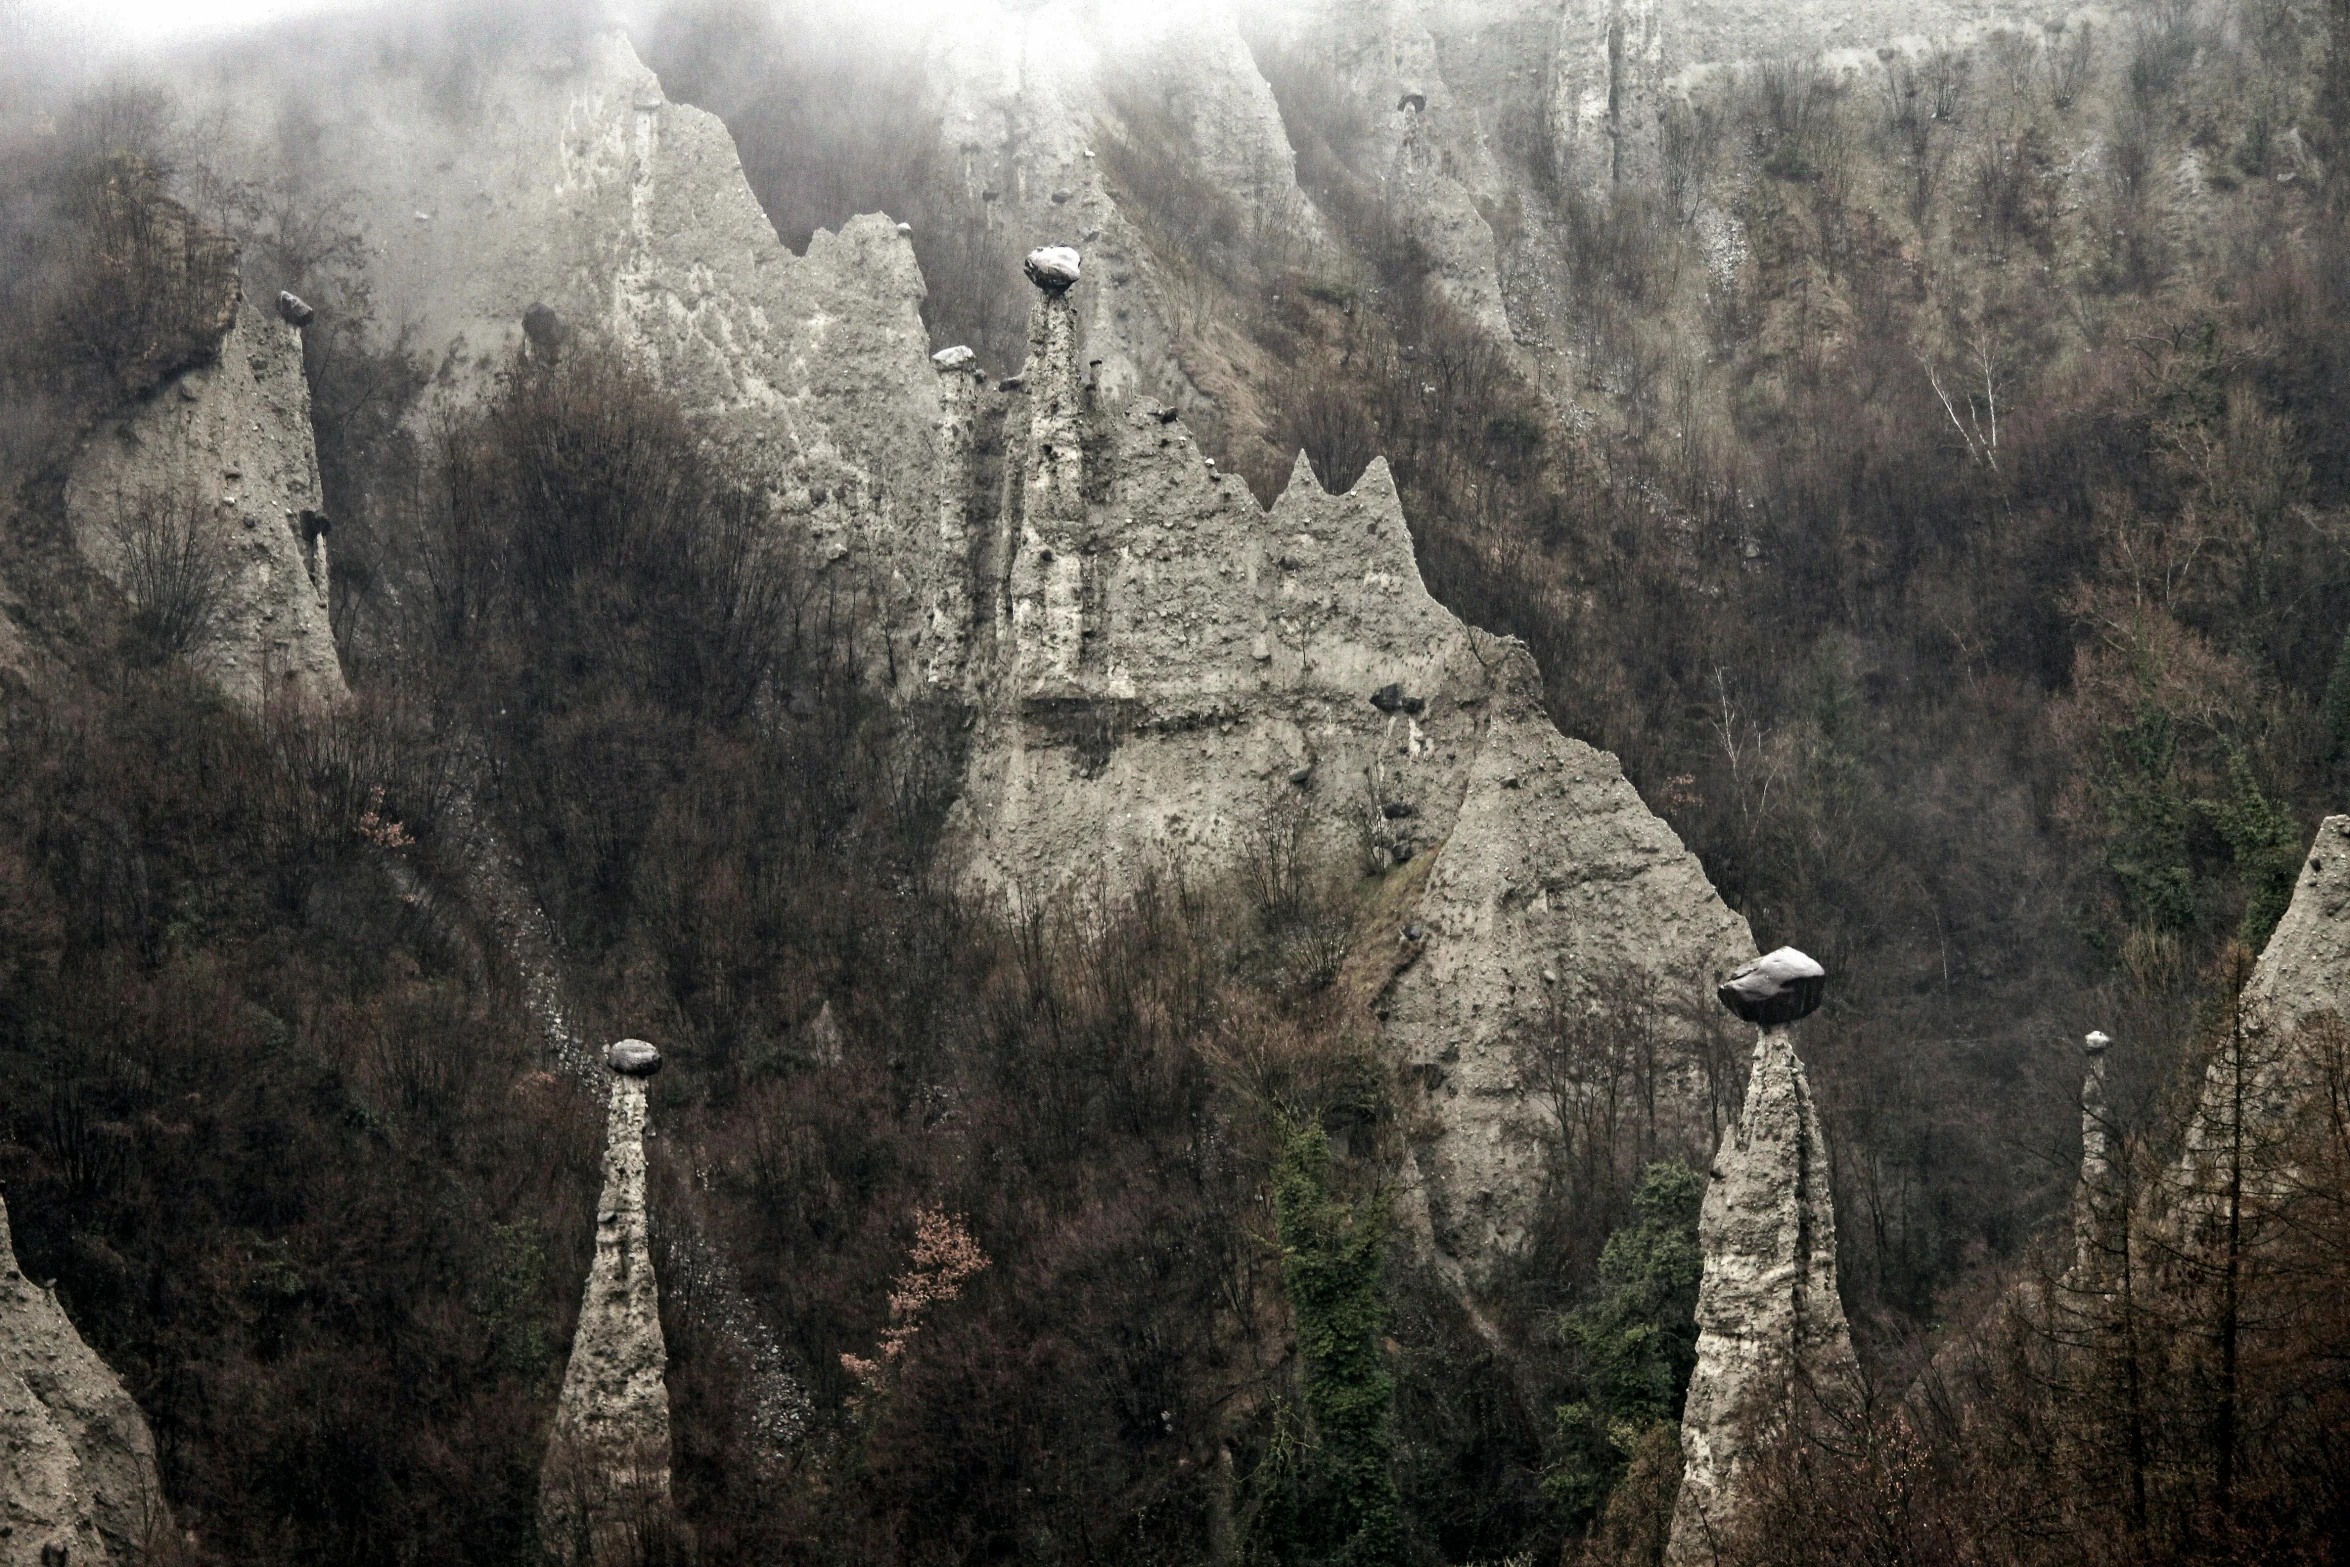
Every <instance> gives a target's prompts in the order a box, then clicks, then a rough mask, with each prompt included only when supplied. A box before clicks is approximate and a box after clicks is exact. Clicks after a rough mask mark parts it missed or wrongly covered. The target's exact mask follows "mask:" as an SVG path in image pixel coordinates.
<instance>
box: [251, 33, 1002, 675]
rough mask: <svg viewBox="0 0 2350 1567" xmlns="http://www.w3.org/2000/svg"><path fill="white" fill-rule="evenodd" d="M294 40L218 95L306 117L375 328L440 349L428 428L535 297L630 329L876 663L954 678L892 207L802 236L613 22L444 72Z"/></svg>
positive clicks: (580, 320) (467, 389)
mask: <svg viewBox="0 0 2350 1567" xmlns="http://www.w3.org/2000/svg"><path fill="white" fill-rule="evenodd" d="M420 59H421V63H420ZM306 64H307V65H308V66H309V69H307V70H306V71H304V72H303V73H302V74H301V75H300V76H299V77H297V78H293V79H287V80H277V79H274V78H272V77H271V76H269V75H268V74H267V73H266V72H265V71H262V70H260V69H253V70H249V71H246V72H244V73H241V74H238V75H234V76H232V77H230V78H227V79H225V80H224V81H223V83H222V84H221V87H220V93H219V101H218V104H217V112H218V113H219V115H220V116H222V117H223V118H224V120H225V121H226V122H227V123H229V124H231V125H235V126H242V127H244V128H245V130H246V131H247V133H248V138H249V139H250V140H252V141H254V142H256V143H261V144H266V141H267V136H266V135H265V134H264V133H265V132H266V130H267V128H268V127H269V126H270V125H271V124H272V123H273V122H274V120H275V119H276V118H277V117H278V116H279V115H280V114H281V113H287V112H293V111H294V110H297V109H298V110H299V112H300V113H301V114H302V115H304V116H309V117H314V118H316V119H317V120H318V122H319V123H318V124H317V126H316V134H315V137H314V139H313V141H312V143H311V144H310V145H309V146H308V147H306V148H305V158H306V160H307V167H306V171H305V172H306V177H307V178H308V179H310V180H312V181H314V182H315V183H316V184H317V185H318V186H319V187H321V188H323V189H327V190H330V191H338V192H341V193H342V195H343V198H344V199H345V200H346V201H347V203H348V207H349V210H350V211H351V213H352V215H353V217H354V218H355V220H356V223H357V226H358V228H359V230H360V231H361V232H362V233H363V234H364V235H365V236H366V239H367V243H368V275H369V281H370V284H371V286H372V289H373V295H374V305H375V308H376V312H377V322H376V325H377V328H378V330H379V333H380V342H379V345H378V346H381V347H390V346H391V345H392V344H393V342H394V341H395V340H398V339H400V338H401V337H402V334H404V335H405V337H404V340H405V342H406V343H407V345H408V347H409V348H410V349H411V350H412V351H414V352H416V353H418V354H419V355H421V356H422V358H423V359H424V361H425V363H426V364H427V365H428V366H429V367H430V368H431V369H432V370H433V371H434V375H435V379H434V390H433V392H432V393H431V395H430V396H429V397H428V398H427V400H426V402H425V403H424V404H423V405H422V406H420V407H419V408H417V409H416V410H415V411H414V415H413V423H414V426H415V428H416V431H417V433H418V434H419V435H420V436H421V437H425V438H426V442H427V447H428V449H429V437H430V433H431V429H432V425H433V421H434V419H435V418H436V417H437V415H438V413H439V411H440V410H442V409H444V408H448V407H451V406H461V405H462V404H463V403H464V402H466V401H467V400H468V399H471V398H473V397H475V396H478V395H479V394H480V392H481V391H482V390H484V389H485V388H486V387H487V386H488V384H489V379H490V377H491V376H493V375H494V374H496V373H497V372H498V371H499V370H500V369H501V368H502V367H504V366H505V365H507V364H509V363H511V362H512V360H513V358H514V357H515V356H516V355H517V354H518V353H521V352H523V351H524V347H525V343H526V336H525V333H524V331H523V327H522V322H523V317H524V314H525V312H527V311H529V310H530V309H531V308H532V307H533V306H534V305H542V306H545V307H547V308H548V309H550V310H552V311H553V312H554V313H555V316H556V318H557V320H558V321H559V323H560V326H561V334H562V337H563V339H564V343H565V346H564V347H563V348H562V349H561V350H559V351H561V352H573V351H578V349H579V348H583V347H590V346H601V347H602V348H604V349H607V350H610V351H614V352H617V353H619V354H621V355H622V356H624V357H625V358H627V359H628V360H630V361H631V362H633V363H634V364H636V365H637V366H639V367H640V368H642V369H643V370H644V371H646V372H647V373H648V374H650V375H651V376H653V377H654V378H656V379H657V380H658V381H659V382H660V383H661V384H662V385H663V386H664V387H665V388H667V389H668V390H669V391H670V392H672V393H673V394H675V395H676V396H677V398H678V399H679V401H680V402H681V404H682V405H683V406H684V408H685V409H686V410H687V412H688V413H690V414H692V415H694V416H696V417H697V418H698V419H700V420H701V421H702V422H703V425H704V427H705V429H707V430H708V431H709V432H710V433H711V434H712V436H713V437H714V438H715V439H718V440H720V441H722V442H726V443H729V444H731V445H733V446H734V447H736V448H737V449H739V451H740V452H741V453H742V454H743V455H744V456H745V457H746V458H748V459H749V460H751V461H754V462H756V463H758V464H760V465H761V466H763V467H764V468H765V469H766V470H767V472H768V474H769V477H770V479H771V486H772V488H771V497H772V503H773V506H774V514H775V519H776V528H777V536H778V538H779V539H781V540H783V541H784V542H786V543H787V544H788V545H789V546H790V547H792V548H794V549H796V550H799V551H801V552H803V553H804V554H805V556H806V557H807V559H808V560H809V562H810V564H811V567H812V569H814V570H815V571H817V572H818V573H819V574H820V575H821V576H822V577H823V580H824V586H825V589H826V591H825V593H824V595H823V598H824V601H825V602H827V603H830V604H833V605H836V606H839V612H840V613H841V614H843V615H844V616H850V615H853V616H854V617H855V618H856V619H857V621H858V622H859V624H861V625H864V626H867V627H869V628H872V632H873V634H872V636H871V637H870V639H869V640H870V642H871V651H870V658H871V661H872V664H873V666H874V670H875V672H876V673H877V674H879V675H880V677H882V678H884V679H888V680H891V681H893V682H894V683H897V684H899V685H901V686H911V685H914V684H918V683H920V682H923V681H925V680H936V681H940V682H948V683H951V682H952V681H954V680H956V679H958V678H959V669H958V667H957V665H958V661H959V658H960V650H959V648H957V647H954V646H952V645H949V646H946V647H945V648H943V649H942V648H941V647H940V646H938V645H937V644H936V643H934V642H933V641H932V627H933V626H934V625H935V624H936V623H938V622H939V621H940V620H941V619H945V620H949V621H951V620H952V619H953V618H954V616H955V609H954V606H953V605H952V604H951V603H949V602H948V601H947V600H945V599H943V598H942V597H941V595H942V594H943V593H946V592H948V591H949V590H950V587H951V584H950V583H949V582H948V581H947V580H945V579H946V578H947V577H949V576H952V575H954V574H956V573H959V571H960V569H961V562H960V560H959V559H944V558H942V554H941V549H940V539H941V535H940V531H939V527H938V518H939V516H940V503H941V497H942V486H943V485H946V484H949V483H951V482H952V476H951V475H949V474H948V473H946V471H945V470H943V469H942V467H941V460H942V457H943V455H944V452H945V442H946V437H945V434H944V432H943V431H942V428H941V426H942V422H943V420H944V419H945V417H946V410H945V408H944V405H943V402H942V394H941V391H940V388H939V386H938V384H937V378H936V377H935V375H934V374H933V372H932V370H931V368H930V364H929V345H928V340H927V338H926V336H925V334H924V330H923V326H922V321H921V314H920V305H921V301H922V298H923V293H924V288H923V282H922V278H921V275H920V273H919V271H918V270H917V268H916V266H915V263H914V253H913V246H912V244H911V243H910V242H909V241H908V239H907V238H906V237H905V236H904V235H902V234H900V233H899V232H898V230H897V226H896V225H895V224H894V223H893V222H891V221H889V220H888V219H887V218H885V217H882V216H880V215H869V216H866V217H861V218H858V219H856V220H854V221H852V222H849V223H846V224H843V225H842V227H841V228H840V230H839V231H838V232H837V233H835V232H820V233H818V234H817V235H816V236H815V237H814V239H813V241H812V242H811V243H810V244H809V246H808V249H807V253H806V254H805V255H794V254H793V253H792V252H791V251H789V250H788V249H786V248H785V247H784V245H783V244H782V242H781V241H780V240H778V239H777V237H776V234H775V230H774V227H773V225H772V224H770V223H769V222H768V220H767V217H766V214H765V213H764V212H763V211H762V210H761V209H760V206H759V203H758V201H757V199H756V198H755V197H753V196H752V194H751V191H750V187H749V186H748V184H747V183H746V182H745V181H744V178H743V174H742V168H741V164H740V161H739V159H738V158H737V157H736V155H735V149H734V143H733V140H732V138H731V137H730V136H729V135H728V133H727V130H726V128H725V126H724V125H722V124H721V123H720V122H719V121H718V120H717V118H716V117H715V116H712V115H709V114H706V113H704V112H702V111H701V110H699V109H694V108H691V107H688V106H684V105H680V104H674V103H671V102H669V101H668V100H667V99H666V98H665V97H664V96H663V95H662V92H661V85H660V82H659V81H658V80H657V79H656V78H655V77H654V75H653V73H652V72H651V71H649V70H647V69H646V68H645V67H644V65H643V64H642V63H641V62H639V60H638V59H637V57H636V54H635V51H634V50H633V48H632V47H631V46H630V44H629V42H628V39H627V37H626V35H625V34H623V33H621V32H620V31H618V30H617V29H612V30H605V31H598V32H590V33H587V34H585V35H583V36H580V37H577V38H571V39H556V40H543V41H540V42H537V43H532V44H527V45H525V44H515V45H513V46H511V48H510V50H509V53H508V55H507V56H505V57H498V58H494V59H492V60H490V61H487V62H476V63H475V64H474V65H473V66H471V67H469V69H468V70H467V71H466V72H464V73H460V78H459V79H458V80H456V81H452V80H451V78H450V77H449V75H447V74H446V73H445V72H443V71H442V70H439V69H437V68H435V67H434V66H433V65H432V64H431V63H430V61H429V58H425V57H410V56H407V55H404V54H403V53H402V52H401V51H400V50H398V49H396V48H393V47H391V46H389V45H387V46H386V47H385V48H384V49H383V50H381V51H372V50H352V51H350V52H349V53H348V54H345V55H339V56H332V57H328V58H324V59H316V58H313V59H309V60H307V61H306Z"/></svg>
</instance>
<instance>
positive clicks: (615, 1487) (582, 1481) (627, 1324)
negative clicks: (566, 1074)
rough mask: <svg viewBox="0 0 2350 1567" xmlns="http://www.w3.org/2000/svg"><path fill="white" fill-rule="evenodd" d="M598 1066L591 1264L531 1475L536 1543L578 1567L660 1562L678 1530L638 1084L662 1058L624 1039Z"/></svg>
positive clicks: (641, 1087) (640, 1085) (642, 1107)
mask: <svg viewBox="0 0 2350 1567" xmlns="http://www.w3.org/2000/svg"><path fill="white" fill-rule="evenodd" d="M604 1061H605V1064H606V1065H607V1066H609V1067H610V1068H611V1069H612V1101H611V1110H610V1113H609V1115H608V1117H607V1118H606V1121H605V1130H604V1195H603V1198H602V1200H601V1201H600V1202H599V1203H598V1204H597V1206H596V1260H595V1262H594V1263H593V1264H592V1265H591V1266H590V1267H589V1269H588V1281H587V1293H586V1295H585V1297H584V1298H583V1299H582V1300H581V1301H580V1306H579V1330H578V1332H577V1334H575V1335H574V1337H573V1338H572V1341H571V1365H570V1368H569V1369H568V1370H566V1371H565V1372H564V1374H563V1392H562V1395H561V1397H560V1398H559V1399H558V1401H557V1403H556V1406H555V1430H554V1434H553V1435H552V1436H550V1437H549V1438H548V1440H547V1461H546V1466H545V1467H544V1468H543V1469H542V1470H541V1471H540V1474H539V1539H540V1541H541V1543H542V1544H543V1545H544V1546H545V1547H546V1550H547V1554H548V1555H549V1556H550V1557H551V1558H552V1559H554V1560H556V1561H558V1562H563V1563H567V1564H574V1567H623V1564H626V1567H634V1564H637V1563H642V1562H646V1561H654V1560H659V1559H661V1555H662V1548H663V1546H664V1545H665V1544H666V1542H667V1540H668V1539H669V1536H670V1534H671V1533H672V1531H673V1530H674V1527H675V1524H674V1518H673V1514H672V1512H671V1509H670V1503H669V1389H668V1386H667V1384H666V1383H665V1382H664V1381H663V1374H664V1372H665V1371H666V1370H667V1367H668V1359H669V1356H668V1349H667V1346H666V1345H664V1344H663V1342H662V1340H661V1298H660V1291H659V1289H658V1287H657V1286H656V1284H655V1281H654V1278H653V1251H652V1243H651V1239H650V1236H649V1234H648V1232H647V1227H646V1222H645V1083H646V1080H647V1079H649V1078H650V1077H652V1075H653V1074H654V1073H656V1072H658V1071H660V1070H661V1052H660V1051H658V1050H656V1049H654V1048H653V1047H652V1046H651V1045H649V1044H646V1043H645V1042H644V1041H643V1040H641V1039H623V1040H621V1041H620V1042H619V1043H618V1044H616V1045H614V1046H613V1047H612V1048H611V1049H610V1050H609V1051H608V1052H606V1053H605V1057H604Z"/></svg>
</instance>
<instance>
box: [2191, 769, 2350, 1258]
mask: <svg viewBox="0 0 2350 1567" xmlns="http://www.w3.org/2000/svg"><path fill="white" fill-rule="evenodd" d="M2239 1004H2240V1006H2241V1008H2242V1018H2243V1034H2244V1037H2243V1042H2242V1045H2241V1047H2240V1051H2238V1050H2221V1051H2218V1052H2215V1053H2214V1056H2213V1059H2212V1060H2211V1062H2210V1064H2209V1066H2208V1067H2207V1068H2206V1071H2205V1076H2204V1082H2203V1087H2202V1091H2201V1093H2200V1095H2199V1096H2198V1099H2197V1103H2196V1108H2195V1112H2194V1114H2193V1116H2192V1117H2191V1118H2190V1119H2189V1121H2188V1123H2187V1135H2186V1144H2185V1148H2184V1150H2183V1152H2182V1153H2181V1155H2180V1159H2179V1164H2178V1168H2177V1170H2176V1171H2175V1177H2176V1179H2177V1182H2178V1185H2179V1187H2180V1190H2181V1191H2182V1193H2183V1194H2184V1203H2185V1207H2186V1209H2187V1211H2188V1212H2189V1213H2190V1214H2196V1213H2207V1212H2210V1211H2214V1210H2215V1207H2216V1205H2217V1204H2218V1203H2219V1201H2220V1200H2221V1199H2220V1197H2219V1194H2220V1193H2221V1192H2223V1191H2224V1190H2225V1189H2226V1187H2227V1185H2228V1178H2227V1175H2226V1166H2227V1164H2228V1163H2229V1162H2230V1161H2231V1159H2232V1157H2233V1154H2234V1151H2235V1146H2236V1142H2237V1130H2238V1128H2239V1126H2240V1127H2241V1131H2242V1143H2243V1153H2244V1156H2245V1158H2246V1160H2247V1162H2248V1163H2249V1164H2250V1165H2251V1166H2252V1170H2251V1172H2250V1173H2251V1174H2252V1175H2253V1178H2254V1184H2255V1188H2256V1189H2255V1190H2254V1191H2253V1193H2252V1195H2253V1197H2254V1200H2255V1201H2260V1200H2264V1199H2266V1198H2269V1197H2283V1196H2286V1195H2288V1194H2289V1192H2290V1191H2291V1189H2292V1187H2293V1185H2294V1183H2293V1181H2292V1178H2291V1175H2290V1173H2289V1171H2288V1170H2287V1169H2286V1168H2285V1167H2284V1166H2285V1161H2286V1159H2287V1154H2286V1151H2285V1149H2284V1148H2283V1146H2282V1145H2283V1141H2284V1139H2285V1137H2286V1136H2287V1135H2288V1134H2289V1132H2290V1131H2291V1130H2292V1129H2294V1127H2295V1126H2296V1123H2298V1122H2299V1121H2300V1120H2301V1119H2302V1118H2303V1117H2305V1116H2307V1115H2308V1114H2309V1113H2311V1112H2312V1111H2313V1110H2314V1109H2317V1108H2318V1107H2320V1106H2322V1105H2323V1104H2324V1103H2325V1100H2326V1096H2327V1093H2328V1087H2329V1068H2328V1063H2327V1061H2326V1059H2325V1055H2324V1050H2325V1046H2324V1044H2323V1043H2322V1042H2321V1041H2320V1040H2318V1039H2314V1038H2310V1037H2307V1036H2305V1035H2304V1034H2303V1033H2302V1032H2301V1031H2302V1029H2303V1027H2304V1025H2307V1024H2310V1023H2312V1022H2314V1021H2316V1020H2317V1019H2319V1018H2321V1017H2329V1016H2330V1018H2331V1019H2332V1020H2334V1021H2335V1022H2336V1023H2338V1024H2350V816H2329V817H2327V818H2326V819H2325V820H2324V821H2323V822H2321V823H2320V824H2319V825H2318V829H2317V836H2316V838H2315V839H2314V840H2313V841H2312V842H2311V844H2310V846H2309V855H2308V857H2307V858H2306V859H2305V860H2303V861H2302V864H2301V875H2300V879H2299V881H2297V882H2296V883H2295V884H2294V888H2293V901H2292V903H2291V904H2290V905H2289V906H2288V907H2287V908H2286V910H2285V914H2284V917H2283V918H2282V919H2280V920H2279V921H2277V928H2276V929H2275V930H2274V931H2273V932H2271V933H2270V935H2269V938H2268V944H2267V945H2266V946H2265V947H2263V948H2262V949H2261V953H2260V959H2259V961H2258V962H2257V963H2256V964H2255V965H2254V966H2253V970H2252V977H2251V979H2250V980H2248V981H2247V982H2246V983H2245V986H2244V991H2243V995H2242V998H2241V1001H2240V1003H2239ZM2239 1059H2240V1061H2241V1063H2242V1070H2243V1074H2244V1080H2243V1083H2242V1085H2241V1087H2242V1090H2243V1094H2242V1099H2241V1101H2240V1102H2239V1100H2238V1097H2237V1094H2238V1087H2239V1084H2238V1082H2237V1065H2236V1062H2237V1061H2238V1060H2239ZM2239 1104H2240V1108H2239ZM2239 1116H2240V1120H2239Z"/></svg>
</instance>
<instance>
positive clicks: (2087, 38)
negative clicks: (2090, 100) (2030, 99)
mask: <svg viewBox="0 0 2350 1567" xmlns="http://www.w3.org/2000/svg"><path fill="white" fill-rule="evenodd" d="M2096 40H2097V30H2096V27H2095V25H2094V24H2092V23H2091V22H2089V21H2087V20H2086V19H2084V20H2083V21H2082V22H2081V23H2080V25H2079V26H2077V27H2073V26H2068V25H2067V24H2066V23H2064V22H2061V21H2057V22H2051V23H2049V24H2048V43H2047V47H2046V48H2045V49H2043V50H2042V51H2041V55H2040V71H2041V75H2042V76H2043V77H2044V78H2045V79H2046V81H2047V83H2048V101H2049V102H2050V103H2051V104H2054V105H2055V106H2056V107H2057V108H2058V109H2059V110H2064V109H2070V108H2071V107H2072V106H2073V105H2074V104H2075V103H2077V102H2079V101H2080V97H2081V90H2082V89H2083V88H2085V87H2086V86H2088V84H2089V72H2090V69H2091V67H2092V66H2093V65H2094V64H2095V63H2096V53H2097V42H2096Z"/></svg>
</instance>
